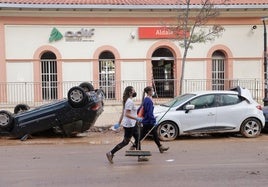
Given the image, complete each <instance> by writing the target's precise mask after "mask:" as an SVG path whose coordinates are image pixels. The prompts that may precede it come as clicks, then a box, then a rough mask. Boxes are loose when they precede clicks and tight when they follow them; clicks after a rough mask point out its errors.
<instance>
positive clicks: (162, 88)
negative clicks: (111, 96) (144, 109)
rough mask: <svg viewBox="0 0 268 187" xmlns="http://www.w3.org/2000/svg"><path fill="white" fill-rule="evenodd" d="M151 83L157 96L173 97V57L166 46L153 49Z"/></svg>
mask: <svg viewBox="0 0 268 187" xmlns="http://www.w3.org/2000/svg"><path fill="white" fill-rule="evenodd" d="M152 72H153V85H154V88H155V92H156V94H157V95H156V96H157V97H163V98H168V97H174V57H173V54H172V52H171V51H170V50H169V49H166V48H159V49H157V50H155V52H154V53H153V55H152Z"/></svg>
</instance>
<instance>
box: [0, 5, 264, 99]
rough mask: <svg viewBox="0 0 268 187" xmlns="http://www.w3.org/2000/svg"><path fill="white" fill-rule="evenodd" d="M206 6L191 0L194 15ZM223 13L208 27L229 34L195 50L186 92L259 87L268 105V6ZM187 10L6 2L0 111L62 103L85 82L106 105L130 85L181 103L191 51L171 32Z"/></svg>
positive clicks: (1, 13) (1, 17)
mask: <svg viewBox="0 0 268 187" xmlns="http://www.w3.org/2000/svg"><path fill="white" fill-rule="evenodd" d="M200 2H201V1H199V0H192V1H191V6H190V8H191V10H193V11H194V10H198V9H199V8H200ZM215 2H216V3H215V4H216V5H217V1H215ZM216 7H217V9H219V11H220V15H219V16H218V17H215V18H213V19H211V20H210V21H209V22H208V23H207V26H209V25H212V24H215V23H217V24H220V25H222V26H223V27H224V28H225V31H224V32H223V33H222V35H221V37H219V38H216V39H215V40H214V41H212V42H207V43H205V44H204V43H199V44H194V45H193V48H192V49H190V50H189V52H188V55H187V60H186V64H185V71H184V84H185V85H184V86H183V90H182V92H186V91H191V90H196V89H227V88H229V87H231V86H232V85H234V84H242V85H244V84H245V81H247V83H249V82H251V83H252V81H253V82H254V84H251V83H250V84H248V85H246V86H249V87H250V89H251V90H252V91H253V90H257V91H258V92H256V93H254V97H255V98H258V99H259V98H263V90H264V86H263V82H264V78H265V77H264V71H265V69H264V54H265V52H264V24H265V23H266V22H265V21H266V17H267V16H268V11H267V9H268V2H267V0H257V1H255V2H254V3H253V2H252V1H249V0H230V1H228V2H227V4H225V5H220V4H218V5H217V6H216ZM184 8H185V6H183V5H181V4H178V1H177V0H165V1H163V0H161V1H160V0H136V1H134V0H130V1H124V0H114V1H113V0H111V1H105V0H96V1H91V0H84V1H77V0H65V1H62V0H53V1H51V0H39V1H31V0H9V1H2V0H0V38H1V40H0V49H1V50H0V84H1V85H0V86H1V87H0V88H1V90H0V103H2V104H5V103H9V102H12V101H13V100H14V98H16V99H17V101H24V102H25V101H26V102H34V103H36V102H42V101H44V100H51V99H60V98H63V97H66V92H67V91H68V88H69V87H70V84H76V83H80V82H82V81H89V82H92V83H93V84H94V86H96V87H101V88H102V89H104V91H105V92H106V97H107V99H120V98H121V96H122V90H123V89H124V87H125V86H126V85H128V84H131V85H134V86H135V87H136V89H137V91H140V92H141V90H142V88H143V87H145V86H146V85H148V84H153V85H154V86H155V88H156V90H157V92H158V96H159V97H162V98H168V97H174V96H176V95H178V93H179V92H180V90H179V80H180V77H181V67H182V55H183V50H184V49H183V48H182V47H180V45H179V43H178V41H177V40H176V38H174V36H173V33H172V32H170V30H166V29H165V26H166V25H170V24H174V23H176V20H177V15H178V12H180V11H181V10H182V9H184ZM263 20H264V22H263Z"/></svg>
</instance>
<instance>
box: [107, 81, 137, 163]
mask: <svg viewBox="0 0 268 187" xmlns="http://www.w3.org/2000/svg"><path fill="white" fill-rule="evenodd" d="M136 96H137V93H136V92H135V90H134V88H133V87H132V86H128V87H126V88H125V91H124V94H123V112H122V115H121V117H120V119H119V124H121V125H122V126H123V128H124V139H123V141H122V142H120V143H119V144H117V145H116V146H115V147H114V148H113V149H112V150H111V151H110V152H108V153H106V156H107V159H108V160H109V162H110V163H111V164H112V163H113V157H114V154H115V153H116V152H117V151H119V150H120V149H122V148H123V147H125V146H126V145H128V144H129V142H130V140H131V137H132V136H134V138H135V140H137V139H138V137H137V130H136V122H141V121H142V118H139V117H137V107H136V106H135V104H134V102H133V100H132V98H134V97H136Z"/></svg>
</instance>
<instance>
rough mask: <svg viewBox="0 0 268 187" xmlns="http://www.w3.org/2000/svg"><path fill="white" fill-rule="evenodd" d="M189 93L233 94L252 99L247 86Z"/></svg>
mask: <svg viewBox="0 0 268 187" xmlns="http://www.w3.org/2000/svg"><path fill="white" fill-rule="evenodd" d="M189 94H195V95H206V94H235V95H240V96H243V97H244V98H246V99H247V100H249V101H252V100H253V98H252V95H251V93H250V91H249V90H248V89H247V88H242V87H240V86H237V87H234V88H231V89H230V90H210V91H195V92H191V93H189Z"/></svg>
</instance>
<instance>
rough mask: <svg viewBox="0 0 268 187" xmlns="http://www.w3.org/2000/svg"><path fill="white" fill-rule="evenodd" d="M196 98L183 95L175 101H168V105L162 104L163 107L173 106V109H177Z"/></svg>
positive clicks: (190, 95)
mask: <svg viewBox="0 0 268 187" xmlns="http://www.w3.org/2000/svg"><path fill="white" fill-rule="evenodd" d="M194 96H195V94H183V95H180V96H178V97H175V98H174V99H172V100H170V101H168V102H167V103H164V104H162V105H161V106H165V107H170V106H172V105H173V107H176V106H179V105H180V104H182V103H184V102H185V101H187V100H188V99H190V98H192V97H194ZM175 102H176V103H175Z"/></svg>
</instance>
